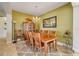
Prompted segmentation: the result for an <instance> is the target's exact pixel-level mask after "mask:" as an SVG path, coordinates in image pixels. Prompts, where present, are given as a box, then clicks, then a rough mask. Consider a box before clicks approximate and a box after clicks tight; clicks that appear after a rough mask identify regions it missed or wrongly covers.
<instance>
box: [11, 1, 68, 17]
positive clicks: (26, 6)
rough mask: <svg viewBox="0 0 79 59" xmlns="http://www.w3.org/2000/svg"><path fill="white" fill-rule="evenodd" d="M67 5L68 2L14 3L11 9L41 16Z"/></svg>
mask: <svg viewBox="0 0 79 59" xmlns="http://www.w3.org/2000/svg"><path fill="white" fill-rule="evenodd" d="M67 3H68V2H12V3H11V7H12V9H13V10H15V11H19V12H23V13H28V14H31V15H35V16H40V15H42V14H44V13H46V12H48V11H51V10H54V9H56V8H58V7H60V6H63V5H65V4H67Z"/></svg>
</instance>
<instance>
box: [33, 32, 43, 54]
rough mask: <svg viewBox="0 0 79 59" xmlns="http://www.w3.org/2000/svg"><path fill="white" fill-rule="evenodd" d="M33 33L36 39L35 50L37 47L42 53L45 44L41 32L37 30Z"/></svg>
mask: <svg viewBox="0 0 79 59" xmlns="http://www.w3.org/2000/svg"><path fill="white" fill-rule="evenodd" d="M33 35H34V41H35V49H34V52H35V51H36V49H38V51H39V52H40V53H42V52H43V51H42V49H43V50H44V44H43V43H42V42H41V38H40V33H39V32H35V33H34V34H33ZM42 54H43V53H42Z"/></svg>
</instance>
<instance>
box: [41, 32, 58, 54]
mask: <svg viewBox="0 0 79 59" xmlns="http://www.w3.org/2000/svg"><path fill="white" fill-rule="evenodd" d="M40 37H41V42H42V43H43V44H44V54H45V55H48V47H49V45H48V44H50V43H53V44H54V49H56V50H57V36H53V35H50V34H43V33H42V34H40Z"/></svg>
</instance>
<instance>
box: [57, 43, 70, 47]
mask: <svg viewBox="0 0 79 59" xmlns="http://www.w3.org/2000/svg"><path fill="white" fill-rule="evenodd" d="M57 44H58V45H61V46H65V47H68V48H71V46H68V45H66V44H65V43H63V42H57Z"/></svg>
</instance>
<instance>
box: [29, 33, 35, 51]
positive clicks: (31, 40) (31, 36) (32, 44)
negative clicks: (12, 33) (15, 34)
mask: <svg viewBox="0 0 79 59" xmlns="http://www.w3.org/2000/svg"><path fill="white" fill-rule="evenodd" d="M32 33H33V32H28V34H29V39H30V45H31V47H32V48H33V49H34V40H33V35H32Z"/></svg>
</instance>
